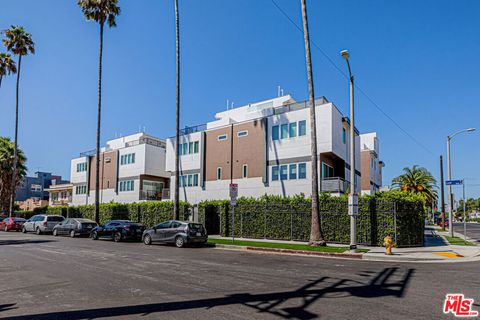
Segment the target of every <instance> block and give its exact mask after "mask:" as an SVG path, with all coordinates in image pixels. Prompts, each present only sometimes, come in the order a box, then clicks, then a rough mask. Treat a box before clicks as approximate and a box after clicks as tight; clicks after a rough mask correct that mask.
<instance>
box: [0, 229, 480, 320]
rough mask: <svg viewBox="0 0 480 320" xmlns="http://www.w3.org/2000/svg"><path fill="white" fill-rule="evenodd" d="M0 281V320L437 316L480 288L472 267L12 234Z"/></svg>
mask: <svg viewBox="0 0 480 320" xmlns="http://www.w3.org/2000/svg"><path fill="white" fill-rule="evenodd" d="M453 276H454V278H453ZM0 283H1V286H0V297H1V298H0V299H1V302H0V318H1V319H105V318H108V319H278V318H280V319H317V318H323V319H331V318H335V319H352V318H366V317H368V318H370V319H385V318H390V319H412V318H416V317H418V316H419V314H420V315H422V318H423V319H439V317H442V316H443V315H442V311H441V310H442V303H443V299H444V296H445V293H446V292H462V293H464V294H465V295H466V296H469V297H472V298H475V299H476V301H478V287H479V286H480V281H479V278H478V264H467V263H464V264H450V265H444V266H443V267H441V268H440V267H439V265H427V264H423V265H421V264H417V265H414V264H405V265H401V264H392V263H390V264H389V263H374V262H367V261H351V260H339V259H328V258H318V257H303V256H285V255H275V254H259V253H250V252H238V251H229V250H220V249H214V248H209V247H201V248H189V247H187V248H182V249H179V248H176V247H174V246H166V245H151V246H146V245H144V244H142V243H134V242H120V243H115V242H113V241H106V240H98V241H92V240H90V239H88V238H73V239H72V238H69V237H53V236H49V235H41V236H38V235H35V234H22V233H16V232H9V233H5V232H0ZM406 304H408V305H409V308H405V307H404V306H405V305H406ZM369 306H371V307H369ZM378 306H382V307H380V308H379V307H378Z"/></svg>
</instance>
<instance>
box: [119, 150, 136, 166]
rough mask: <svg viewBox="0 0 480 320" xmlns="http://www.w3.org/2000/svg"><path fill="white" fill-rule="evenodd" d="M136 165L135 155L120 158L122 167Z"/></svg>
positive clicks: (129, 154)
mask: <svg viewBox="0 0 480 320" xmlns="http://www.w3.org/2000/svg"><path fill="white" fill-rule="evenodd" d="M132 163H135V153H128V154H122V155H121V156H120V165H125V164H132Z"/></svg>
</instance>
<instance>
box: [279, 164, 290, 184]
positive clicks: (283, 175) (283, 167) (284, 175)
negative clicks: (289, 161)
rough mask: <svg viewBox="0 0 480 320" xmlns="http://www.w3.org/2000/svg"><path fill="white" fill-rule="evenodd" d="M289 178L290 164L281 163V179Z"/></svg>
mask: <svg viewBox="0 0 480 320" xmlns="http://www.w3.org/2000/svg"><path fill="white" fill-rule="evenodd" d="M287 179H288V166H287V165H286V164H285V165H281V166H280V180H287Z"/></svg>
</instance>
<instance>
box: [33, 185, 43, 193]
mask: <svg viewBox="0 0 480 320" xmlns="http://www.w3.org/2000/svg"><path fill="white" fill-rule="evenodd" d="M30 190H31V191H33V192H40V191H42V186H41V185H40V184H32V185H31V186H30Z"/></svg>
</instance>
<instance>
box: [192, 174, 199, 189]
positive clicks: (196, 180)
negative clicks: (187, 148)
mask: <svg viewBox="0 0 480 320" xmlns="http://www.w3.org/2000/svg"><path fill="white" fill-rule="evenodd" d="M193 186H194V187H198V174H194V175H193Z"/></svg>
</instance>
